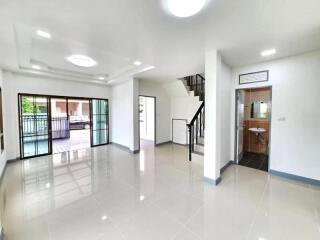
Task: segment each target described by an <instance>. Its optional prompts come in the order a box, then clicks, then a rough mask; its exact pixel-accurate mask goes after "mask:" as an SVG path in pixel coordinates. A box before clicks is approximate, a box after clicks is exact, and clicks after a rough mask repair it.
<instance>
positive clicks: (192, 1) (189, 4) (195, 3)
mask: <svg viewBox="0 0 320 240" xmlns="http://www.w3.org/2000/svg"><path fill="white" fill-rule="evenodd" d="M205 3H206V0H187V1H186V0H168V9H169V11H170V12H171V13H172V14H173V15H174V16H176V17H190V16H192V15H195V14H197V13H198V12H200V11H201V9H202V8H203V7H204V5H205Z"/></svg>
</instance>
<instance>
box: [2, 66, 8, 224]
mask: <svg viewBox="0 0 320 240" xmlns="http://www.w3.org/2000/svg"><path fill="white" fill-rule="evenodd" d="M0 88H1V91H2V101H3V100H4V96H3V95H4V87H3V73H2V69H0ZM2 108H3V109H2V112H3V115H4V114H5V111H7V105H6V104H5V102H2ZM3 121H4V123H3V124H4V125H3V126H4V130H3V131H4V134H5V135H6V134H7V133H8V132H9V131H8V130H7V128H6V125H5V124H6V123H7V120H6V119H3ZM8 143H9V142H7V141H6V139H5V140H4V151H3V152H2V153H1V152H0V177H1V176H2V172H3V169H4V166H5V164H6V161H7V158H6V149H7V147H8V146H9V145H10V144H8ZM0 229H1V223H0Z"/></svg>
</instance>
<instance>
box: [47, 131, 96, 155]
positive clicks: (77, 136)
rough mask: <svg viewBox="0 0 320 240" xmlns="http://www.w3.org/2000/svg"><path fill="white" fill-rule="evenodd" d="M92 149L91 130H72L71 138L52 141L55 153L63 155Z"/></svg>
mask: <svg viewBox="0 0 320 240" xmlns="http://www.w3.org/2000/svg"><path fill="white" fill-rule="evenodd" d="M89 147H90V130H89V129H84V130H72V131H70V138H68V139H59V140H53V141H52V150H53V153H62V152H67V151H73V150H78V149H84V148H89Z"/></svg>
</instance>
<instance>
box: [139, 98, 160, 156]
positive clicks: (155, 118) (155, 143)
mask: <svg viewBox="0 0 320 240" xmlns="http://www.w3.org/2000/svg"><path fill="white" fill-rule="evenodd" d="M140 97H146V98H153V99H154V126H153V127H154V140H153V142H154V145H155V146H156V145H157V97H156V96H148V95H141V94H139V95H138V136H139V150H140V140H141V138H140V112H139V103H140V101H139V100H140Z"/></svg>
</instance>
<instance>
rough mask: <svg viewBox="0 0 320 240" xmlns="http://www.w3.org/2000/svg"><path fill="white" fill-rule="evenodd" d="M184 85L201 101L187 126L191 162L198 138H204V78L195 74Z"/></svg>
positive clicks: (186, 79) (187, 78) (185, 80)
mask: <svg viewBox="0 0 320 240" xmlns="http://www.w3.org/2000/svg"><path fill="white" fill-rule="evenodd" d="M184 84H185V86H186V88H187V89H188V91H193V92H194V96H198V97H199V100H200V101H202V104H201V106H200V107H199V109H198V111H197V112H196V114H195V115H194V117H193V118H192V120H191V122H190V123H189V124H187V127H188V130H189V161H191V160H192V153H193V152H195V144H198V142H199V138H201V137H204V127H205V111H204V100H205V78H204V77H203V76H202V75H200V74H196V75H193V76H188V77H185V78H184Z"/></svg>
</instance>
